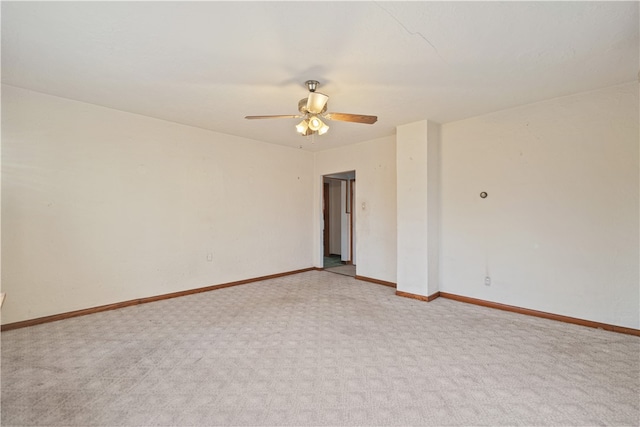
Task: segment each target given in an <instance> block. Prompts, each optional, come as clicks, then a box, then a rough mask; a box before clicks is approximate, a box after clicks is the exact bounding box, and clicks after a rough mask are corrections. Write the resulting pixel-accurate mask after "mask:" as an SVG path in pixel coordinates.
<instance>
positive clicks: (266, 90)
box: [1, 1, 639, 151]
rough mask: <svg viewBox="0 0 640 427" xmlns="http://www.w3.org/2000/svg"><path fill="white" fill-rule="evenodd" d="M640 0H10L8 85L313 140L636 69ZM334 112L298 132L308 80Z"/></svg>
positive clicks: (261, 134) (261, 135) (493, 107)
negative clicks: (306, 132) (318, 126)
mask: <svg viewBox="0 0 640 427" xmlns="http://www.w3.org/2000/svg"><path fill="white" fill-rule="evenodd" d="M638 4H639V3H638V2H635V1H634V2H369V1H359V2H306V1H305V2H37V3H36V2H6V1H3V2H2V15H1V17H2V82H3V83H6V84H10V85H14V86H18V87H23V88H27V89H32V90H35V91H39V92H44V93H48V94H52V95H57V96H61V97H65V98H70V99H75V100H79V101H84V102H89V103H92V104H97V105H102V106H106V107H111V108H116V109H119V110H123V111H128V112H132V113H138V114H143V115H146V116H150V117H155V118H159V119H164V120H170V121H173V122H177V123H183V124H187V125H191V126H197V127H201V128H205V129H211V130H215V131H218V132H223V133H227V134H232V135H238V136H243V137H247V138H253V139H258V140H262V141H267V142H271V143H275V144H282V145H287V146H292V147H301V148H303V149H308V150H312V151H316V150H322V149H327V148H333V147H337V146H340V145H345V144H352V143H356V142H360V141H364V140H369V139H374V138H378V137H383V136H388V135H393V134H394V133H395V127H396V126H397V125H401V124H405V123H410V122H413V121H417V120H423V119H430V120H434V121H436V122H440V123H445V122H449V121H454V120H459V119H463V118H467V117H472V116H476V115H479V114H483V113H487V112H491V111H497V110H500V109H505V108H510V107H514V106H517V105H522V104H527V103H531V102H535V101H540V100H544V99H548V98H552V97H557V96H563V95H568V94H572V93H576V92H581V91H586V90H591V89H596V88H601V87H606V86H610V85H614V84H619V83H624V82H629V81H634V80H636V79H637V78H638V69H639V40H638V23H639V18H638ZM308 79H316V80H319V81H320V84H321V86H320V88H319V90H318V91H319V92H322V93H325V94H327V95H329V96H330V99H329V111H336V112H343V113H357V114H370V115H377V116H378V122H377V123H376V124H374V125H364V124H357V123H344V122H336V121H331V122H328V124H329V125H330V127H331V129H330V130H329V132H328V133H327V134H326V135H323V136H321V137H316V138H315V142H312V141H311V138H310V137H302V136H300V135H298V134H297V133H296V132H295V129H294V126H295V124H297V122H298V121H299V120H296V119H280V120H252V121H249V120H245V119H244V116H245V115H265V114H297V112H298V111H297V102H298V100H299V99H301V98H304V97H306V93H307V91H306V88H305V87H304V82H305V80H308Z"/></svg>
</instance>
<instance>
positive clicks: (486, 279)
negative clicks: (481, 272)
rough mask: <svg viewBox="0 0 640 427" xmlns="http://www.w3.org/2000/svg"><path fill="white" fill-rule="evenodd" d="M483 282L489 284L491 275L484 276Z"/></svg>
mask: <svg viewBox="0 0 640 427" xmlns="http://www.w3.org/2000/svg"><path fill="white" fill-rule="evenodd" d="M484 284H485V285H487V286H491V277H489V276H485V278H484Z"/></svg>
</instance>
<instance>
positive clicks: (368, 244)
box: [313, 137, 396, 282]
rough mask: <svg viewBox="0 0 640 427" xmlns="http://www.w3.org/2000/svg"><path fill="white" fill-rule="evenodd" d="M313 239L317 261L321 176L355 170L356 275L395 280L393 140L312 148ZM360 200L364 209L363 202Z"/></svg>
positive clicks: (319, 263)
mask: <svg viewBox="0 0 640 427" xmlns="http://www.w3.org/2000/svg"><path fill="white" fill-rule="evenodd" d="M315 156H316V160H315V161H316V164H315V177H314V183H315V184H314V203H315V207H314V211H315V216H314V218H315V223H314V240H313V249H314V254H315V255H314V257H315V260H316V264H315V265H316V266H318V267H321V266H322V234H321V232H322V210H321V207H322V204H321V203H322V176H323V175H329V174H333V173H339V172H345V171H351V170H355V171H356V187H357V190H356V200H355V204H354V210H356V215H355V218H356V220H355V229H356V231H355V235H356V236H357V237H356V239H355V245H356V249H355V251H354V252H355V253H356V254H357V260H356V264H357V266H356V271H357V274H358V275H360V276H365V277H371V278H375V279H379V280H386V281H390V282H395V281H396V144H395V138H394V137H387V138H380V139H375V140H372V141H367V142H363V143H359V144H353V145H348V146H346V147H342V148H336V149H332V150H326V151H321V152H318V153H316V154H315ZM363 204H364V209H363V206H362V205H363Z"/></svg>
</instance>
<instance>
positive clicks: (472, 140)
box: [2, 83, 640, 328]
mask: <svg viewBox="0 0 640 427" xmlns="http://www.w3.org/2000/svg"><path fill="white" fill-rule="evenodd" d="M2 97H3V100H2V101H3V105H2V107H3V108H2V121H3V122H2V167H3V170H2V174H3V175H2V178H3V181H2V290H3V291H4V292H7V293H8V295H9V296H8V298H7V301H6V302H5V306H4V307H3V313H2V314H3V319H2V320H3V323H10V322H15V321H19V320H24V319H29V318H35V317H40V316H45V315H49V314H55V313H59V312H65V311H71V310H75V309H81V308H88V307H92V306H96V305H101V304H107V303H113V302H118V301H123V300H128V299H133V298H139V297H145V296H151V295H158V294H162V293H168V292H174V291H179V290H184V289H191V288H196V287H201V286H207V285H212V284H217V283H224V282H228V281H232V280H240V279H247V278H250V277H256V276H260V275H266V274H272V273H279V272H283V271H290V270H295V269H299V268H305V267H309V266H311V265H315V266H318V267H321V266H322V240H321V237H322V235H321V232H322V222H321V221H322V209H321V206H322V205H321V202H322V176H323V175H327V174H333V173H338V172H344V171H350V170H355V171H356V176H357V189H358V190H357V194H356V201H355V209H356V210H357V215H356V218H357V220H356V235H357V236H358V237H357V240H356V245H357V249H356V252H357V254H358V262H357V272H358V274H359V275H361V276H366V277H372V278H376V279H380V280H386V281H390V282H396V279H397V276H396V274H397V272H396V269H397V263H396V246H397V242H396V239H397V235H396V230H397V223H396V222H397V219H396V215H397V213H396V194H397V191H398V189H397V183H396V140H395V137H387V138H380V139H376V140H372V141H367V142H363V143H360V144H354V145H349V146H345V147H342V148H338V149H333V150H326V151H321V152H318V153H315V154H313V153H308V152H305V151H302V150H295V149H288V148H284V147H280V146H274V145H270V144H265V143H262V142H259V141H251V140H247V139H243V138H237V137H232V136H228V135H222V134H219V133H215V132H209V131H204V130H201V129H195V128H191V127H187V126H182V125H177V124H173V123H168V122H164V121H160V120H155V119H150V118H146V117H143V116H138V115H133V114H128V113H124V112H119V111H115V110H110V109H106V108H101V107H97V106H93V105H88V104H83V103H79V102H74V101H69V100H64V99H61V98H56V97H51V96H46V95H41V94H37V93H34V92H29V91H25V90H21V89H17V88H13V87H7V86H3V93H2ZM638 110H639V108H638V85H637V84H636V83H633V84H628V85H622V86H617V87H612V88H607V89H603V90H599V91H594V92H589V93H582V94H577V95H573V96H569V97H564V98H557V99H552V100H548V101H545V102H541V103H536V104H532V105H527V106H523V107H519V108H514V109H509V110H505V111H500V112H496V113H492V114H488V115H484V116H481V117H476V118H472V119H468V120H462V121H459V122H453V123H447V124H444V125H442V127H441V130H442V132H441V153H440V178H441V185H440V188H439V190H440V192H439V198H440V203H441V206H440V214H441V216H440V230H439V231H440V234H439V236H440V245H439V247H440V253H439V255H440V256H439V259H440V269H439V274H440V290H441V291H444V292H450V293H455V294H459V295H465V296H470V297H475V298H481V299H485V300H489V301H496V302H501V303H505V304H511V305H515V306H520V307H525V308H530V309H535V310H540V311H547V312H552V313H557V314H561V315H566V316H573V317H577V318H582V319H587V320H592V321H597V322H603V323H610V324H614V325H619V326H626V327H632V328H639V327H640V320H639V317H640V314H639V305H640V304H639V301H640V295H639V281H640V280H639V277H638V275H639V261H638V259H639V257H640V252H639V248H638V246H639V245H638V238H639V231H640V230H639V218H640V213H639V196H640V191H639V179H640V177H639V158H638V156H639V139H638V134H639V129H638ZM248 153H251V155H248ZM310 171H313V172H310ZM481 191H486V192H488V193H489V197H488V198H487V199H484V200H483V199H480V197H479V193H480V192H481ZM363 205H364V206H363ZM208 254H211V256H212V260H211V261H207V255H208ZM487 275H488V276H490V277H491V285H490V286H486V285H485V284H484V278H485V276H487Z"/></svg>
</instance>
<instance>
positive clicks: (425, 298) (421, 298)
mask: <svg viewBox="0 0 640 427" xmlns="http://www.w3.org/2000/svg"><path fill="white" fill-rule="evenodd" d="M396 295H397V296H399V297H404V298H411V299H417V300H419V301H425V302H431V301H433V300H434V299H436V298H438V297H439V296H440V292H436V293H435V294H431V295H429V296H425V295H417V294H412V293H410V292H403V291H396Z"/></svg>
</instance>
